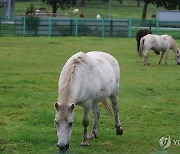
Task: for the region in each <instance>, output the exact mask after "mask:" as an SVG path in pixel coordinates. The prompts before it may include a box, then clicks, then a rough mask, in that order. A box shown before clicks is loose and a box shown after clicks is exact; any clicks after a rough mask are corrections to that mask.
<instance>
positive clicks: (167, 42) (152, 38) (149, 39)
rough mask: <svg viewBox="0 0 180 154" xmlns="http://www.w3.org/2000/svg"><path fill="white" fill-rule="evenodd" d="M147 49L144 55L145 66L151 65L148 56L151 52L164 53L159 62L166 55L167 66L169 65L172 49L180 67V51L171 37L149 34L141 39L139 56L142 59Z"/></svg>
mask: <svg viewBox="0 0 180 154" xmlns="http://www.w3.org/2000/svg"><path fill="white" fill-rule="evenodd" d="M143 49H145V53H144V65H147V64H148V65H149V62H148V55H149V52H150V50H153V51H155V52H159V53H160V52H162V53H161V57H160V60H159V64H161V60H162V58H163V56H164V54H165V64H167V63H168V52H169V50H170V49H172V50H173V51H174V57H175V61H176V63H177V65H180V50H179V47H178V45H177V43H176V41H175V40H174V39H173V38H172V37H171V36H169V35H153V34H148V35H146V36H144V37H142V38H141V42H140V47H139V56H140V57H142V51H143Z"/></svg>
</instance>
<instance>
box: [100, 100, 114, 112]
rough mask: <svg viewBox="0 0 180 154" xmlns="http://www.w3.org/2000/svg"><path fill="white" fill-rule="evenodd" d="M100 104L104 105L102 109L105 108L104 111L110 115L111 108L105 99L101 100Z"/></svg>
mask: <svg viewBox="0 0 180 154" xmlns="http://www.w3.org/2000/svg"><path fill="white" fill-rule="evenodd" d="M102 104H103V106H104V109H105V110H106V112H107V113H108V114H109V115H112V109H111V107H110V106H109V104H108V103H107V101H106V100H103V101H102Z"/></svg>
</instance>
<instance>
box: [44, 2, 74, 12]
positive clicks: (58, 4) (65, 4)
mask: <svg viewBox="0 0 180 154" xmlns="http://www.w3.org/2000/svg"><path fill="white" fill-rule="evenodd" d="M42 1H43V2H44V3H46V4H49V5H51V6H52V13H56V12H57V9H58V8H61V9H62V10H65V9H69V8H70V7H72V6H75V5H76V0H42Z"/></svg>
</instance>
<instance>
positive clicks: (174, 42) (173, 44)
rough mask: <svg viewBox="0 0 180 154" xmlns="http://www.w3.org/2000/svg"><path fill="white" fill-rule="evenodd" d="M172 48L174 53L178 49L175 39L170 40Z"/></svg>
mask: <svg viewBox="0 0 180 154" xmlns="http://www.w3.org/2000/svg"><path fill="white" fill-rule="evenodd" d="M172 49H173V51H174V53H176V51H177V50H179V47H178V45H177V43H176V41H175V40H172Z"/></svg>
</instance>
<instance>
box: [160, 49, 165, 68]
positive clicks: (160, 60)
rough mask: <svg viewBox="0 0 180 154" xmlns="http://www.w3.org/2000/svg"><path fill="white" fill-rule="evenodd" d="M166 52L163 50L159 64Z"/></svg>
mask: <svg viewBox="0 0 180 154" xmlns="http://www.w3.org/2000/svg"><path fill="white" fill-rule="evenodd" d="M164 53H165V51H163V52H162V53H161V57H160V60H159V65H160V64H161V61H162V58H163V56H164Z"/></svg>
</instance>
